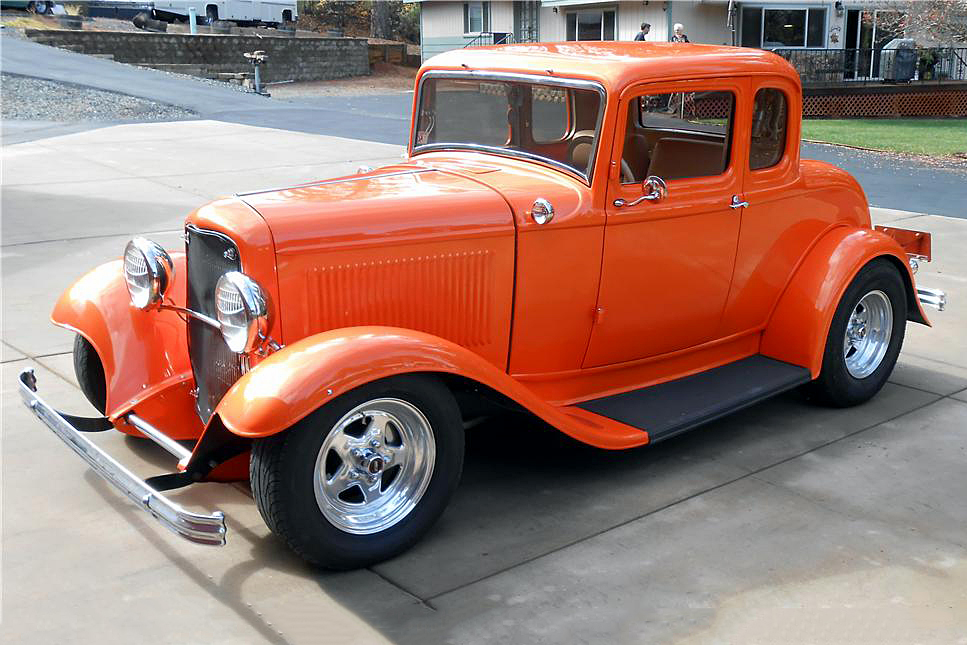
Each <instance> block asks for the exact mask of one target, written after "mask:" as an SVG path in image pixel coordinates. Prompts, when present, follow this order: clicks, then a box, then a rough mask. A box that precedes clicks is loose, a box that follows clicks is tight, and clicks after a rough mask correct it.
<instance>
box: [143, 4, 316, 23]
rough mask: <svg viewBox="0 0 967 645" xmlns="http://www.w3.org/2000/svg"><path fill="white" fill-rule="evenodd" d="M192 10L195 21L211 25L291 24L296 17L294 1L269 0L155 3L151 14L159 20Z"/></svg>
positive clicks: (185, 13) (185, 14) (186, 14)
mask: <svg viewBox="0 0 967 645" xmlns="http://www.w3.org/2000/svg"><path fill="white" fill-rule="evenodd" d="M190 7H194V8H195V15H197V16H198V18H199V20H207V21H208V22H209V23H212V22H214V21H216V20H231V21H233V22H237V23H261V24H266V25H279V24H282V23H286V22H293V21H295V20H296V18H298V17H299V8H298V4H297V3H296V2H275V1H273V0H221V1H216V0H180V1H179V0H161V1H158V0H156V1H155V3H154V11H155V14H156V16H157V17H158V18H159V19H165V18H168V17H169V16H170V17H177V18H186V17H187V16H188V9H189V8H190Z"/></svg>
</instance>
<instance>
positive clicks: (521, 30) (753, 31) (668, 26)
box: [421, 0, 898, 60]
mask: <svg viewBox="0 0 967 645" xmlns="http://www.w3.org/2000/svg"><path fill="white" fill-rule="evenodd" d="M891 4H892V5H894V6H895V4H896V3H895V2H893V3H891V2H887V1H884V2H879V3H877V2H875V1H873V0H855V1H852V2H851V1H850V0H845V1H841V0H835V1H833V0H761V1H755V0H749V1H739V0H732V1H731V2H730V0H671V1H662V0H637V1H635V2H626V1H615V0H590V1H589V0H536V1H535V0H524V1H521V0H515V1H513V2H511V1H491V2H448V1H444V0H423V2H422V11H421V33H422V48H423V60H426V59H427V58H429V57H431V56H433V55H434V54H438V53H440V52H443V51H447V50H450V49H459V48H461V47H466V46H468V45H470V46H473V45H478V44H493V43H500V42H536V41H543V42H553V41H573V40H633V39H634V37H635V35H636V34H637V33H638V30H639V28H640V26H641V23H643V22H647V23H649V24H650V25H651V31H650V33H649V34H648V38H647V39H648V40H656V41H665V40H668V39H669V35H670V34H671V33H672V27H673V25H674V24H675V23H682V24H683V25H684V27H685V33H686V34H687V35H688V37H689V39H690V40H691V42H696V43H711V44H720V45H721V44H737V45H744V46H747V47H763V48H768V49H777V48H781V49H842V48H846V49H861V50H863V49H865V50H877V49H880V48H882V47H883V45H884V44H886V43H887V42H889V41H890V40H892V39H893V38H895V37H896V36H897V35H898V34H896V33H894V32H892V31H890V30H889V29H884V28H883V27H882V26H880V27H879V29H878V28H877V25H878V23H882V22H885V21H882V20H880V21H878V20H876V17H877V14H878V13H883V12H887V11H891V9H889V6H890V5H891ZM878 6H879V7H880V8H877V7H878ZM730 9H731V17H730ZM892 11H895V9H893V10H892ZM881 17H882V16H881ZM870 58H871V59H872V57H870Z"/></svg>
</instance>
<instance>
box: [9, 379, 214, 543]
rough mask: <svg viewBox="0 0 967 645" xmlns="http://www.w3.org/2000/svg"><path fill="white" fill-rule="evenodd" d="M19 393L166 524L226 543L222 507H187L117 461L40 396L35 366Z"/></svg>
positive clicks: (186, 534)
mask: <svg viewBox="0 0 967 645" xmlns="http://www.w3.org/2000/svg"><path fill="white" fill-rule="evenodd" d="M20 396H21V398H23V401H24V404H25V405H26V406H27V407H28V408H30V409H31V410H32V411H33V413H34V414H35V415H36V416H37V418H38V419H40V420H41V421H43V422H44V423H45V424H47V427H48V428H50V429H51V430H53V431H54V434H56V435H57V436H58V437H60V439H61V441H63V442H64V443H66V444H67V445H68V446H70V447H71V449H72V450H73V451H74V452H76V453H77V454H78V455H80V456H81V458H83V459H84V461H86V462H87V464H88V465H89V466H90V467H91V468H92V469H93V470H94V472H96V473H97V474H98V475H100V476H101V477H103V478H104V479H106V480H107V481H108V482H110V483H111V484H113V485H114V487H115V488H117V489H118V490H120V491H121V492H122V493H124V494H125V495H127V496H128V497H130V498H131V499H132V500H133V501H134V502H135V503H136V504H138V505H140V506H141V507H142V508H143V509H144V510H146V511H147V512H148V513H150V514H151V515H152V516H154V517H155V519H157V520H158V521H159V522H161V523H162V524H163V525H164V526H165V527H167V528H168V529H170V530H172V531H174V532H175V533H177V534H178V535H180V536H181V537H183V538H185V539H187V540H189V541H190V542H195V543H197V544H211V545H215V546H221V545H223V544H225V515H224V514H223V513H222V512H221V511H214V512H212V513H211V514H210V515H204V514H200V513H193V512H191V511H186V510H185V509H183V508H182V507H181V506H179V505H178V504H175V503H174V502H172V501H171V500H169V499H168V498H167V497H165V496H164V495H162V494H161V493H159V492H158V491H156V490H155V489H153V488H152V487H151V486H149V485H148V484H147V483H146V482H145V481H144V480H143V479H141V478H140V477H138V476H137V475H135V474H134V473H132V472H131V471H130V470H128V469H127V468H125V467H124V466H122V465H121V464H120V463H118V462H117V461H115V460H114V459H113V458H112V457H111V456H110V455H108V454H107V453H106V452H104V451H103V450H101V449H100V448H98V447H97V446H96V445H95V444H94V443H93V442H91V441H90V440H89V439H88V438H87V437H85V436H84V435H83V434H82V433H81V432H79V431H78V430H77V429H76V428H74V426H72V425H71V424H70V423H68V422H67V420H66V419H64V417H62V416H61V415H60V413H59V412H57V410H55V409H54V408H52V407H50V406H49V405H47V403H46V402H45V401H44V400H43V399H42V398H40V396H39V395H38V394H37V377H36V376H34V371H33V370H32V369H25V370H23V371H22V372H20Z"/></svg>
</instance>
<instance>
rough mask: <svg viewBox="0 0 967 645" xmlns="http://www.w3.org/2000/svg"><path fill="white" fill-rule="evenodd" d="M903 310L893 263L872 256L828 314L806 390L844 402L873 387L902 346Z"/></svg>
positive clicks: (875, 388)
mask: <svg viewBox="0 0 967 645" xmlns="http://www.w3.org/2000/svg"><path fill="white" fill-rule="evenodd" d="M906 310H907V302H906V289H905V287H904V284H903V279H902V278H901V277H900V274H899V273H898V271H897V269H896V268H895V267H894V266H893V264H891V263H890V262H889V261H888V260H874V261H873V262H871V263H869V264H868V265H866V266H865V267H863V269H862V270H861V271H860V272H859V273H858V274H857V276H856V278H854V280H853V282H852V283H850V286H849V287H848V288H847V289H846V292H845V293H844V294H843V297H842V299H841V300H840V303H839V306H838V307H837V308H836V313H835V314H834V315H833V321H832V324H831V325H830V328H829V335H828V337H827V339H826V347H825V350H824V353H823V366H822V370H821V371H820V374H819V377H818V378H817V379H816V380H815V381H813V382H812V383H811V384H810V386H809V389H810V391H811V393H812V394H813V395H814V396H815V397H816V398H817V399H819V400H820V401H822V402H823V403H826V404H829V405H833V406H836V407H847V406H851V405H857V404H859V403H863V402H864V401H867V400H869V399H870V398H871V397H872V396H873V395H874V394H876V393H877V392H879V391H880V388H882V387H883V385H884V384H885V383H886V380H887V379H888V378H889V377H890V374H891V373H892V372H893V367H894V365H896V361H897V357H898V356H899V354H900V348H901V347H902V345H903V336H904V332H905V330H906Z"/></svg>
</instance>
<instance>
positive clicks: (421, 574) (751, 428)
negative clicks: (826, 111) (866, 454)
mask: <svg viewBox="0 0 967 645" xmlns="http://www.w3.org/2000/svg"><path fill="white" fill-rule="evenodd" d="M938 398H939V397H938V396H937V395H931V394H929V393H925V392H922V391H919V390H912V389H910V388H906V387H903V386H899V385H896V384H888V385H887V386H886V387H885V388H884V390H883V392H881V394H880V395H878V396H877V397H876V398H874V399H873V401H871V402H869V403H867V404H865V405H863V406H858V407H857V408H852V409H850V410H830V409H827V408H820V407H816V406H814V405H812V404H811V403H809V402H808V401H807V400H806V399H805V398H804V396H803V395H802V394H801V393H799V392H791V393H787V394H784V395H782V396H779V397H777V398H775V399H772V400H770V401H766V402H764V403H761V404H758V405H756V406H753V407H751V408H748V409H745V410H742V411H739V412H737V413H735V414H733V415H731V416H729V417H726V418H723V419H720V420H718V421H715V422H713V423H710V424H707V425H705V426H703V427H701V428H699V429H696V430H694V431H692V432H689V433H685V434H683V435H679V436H678V437H674V438H672V439H669V440H667V441H664V442H662V443H659V444H656V445H653V446H644V447H642V448H638V449H633V450H624V451H606V450H600V449H597V448H593V447H590V446H587V445H584V444H581V443H579V442H577V441H575V440H572V439H570V438H569V437H567V436H565V435H563V434H561V433H560V432H558V431H556V430H554V429H553V428H550V427H548V426H547V425H545V424H543V423H541V422H538V421H536V420H534V419H533V418H530V417H526V416H523V415H514V414H507V415H503V416H498V417H493V418H490V419H488V420H486V421H485V422H483V423H480V424H479V425H477V426H475V427H473V428H471V429H469V430H468V431H467V451H466V459H465V466H464V472H463V477H462V480H461V483H460V485H459V487H458V490H457V492H456V494H455V496H454V499H453V500H452V502H451V504H450V506H449V507H448V509H447V511H446V512H445V513H444V515H443V517H442V518H441V519H440V521H439V522H438V523H437V525H436V526H434V527H433V529H431V531H430V533H429V534H428V535H427V536H426V537H425V538H424V539H423V540H421V541H420V542H419V543H418V544H417V545H416V546H414V547H413V548H412V549H410V550H409V551H407V552H405V553H403V554H401V555H400V556H398V557H396V558H393V559H392V560H389V561H387V562H384V563H380V564H378V565H375V566H373V567H370V568H368V569H365V570H358V571H350V572H329V571H321V570H318V569H314V568H312V567H310V566H308V565H306V564H305V563H303V562H302V561H301V560H299V559H298V557H297V556H295V555H294V554H291V553H290V552H289V551H288V550H287V548H286V547H285V546H284V544H283V543H282V542H281V541H280V540H278V539H276V538H275V537H274V536H272V535H271V534H270V533H267V532H263V533H258V532H255V531H253V530H251V529H250V528H247V527H245V526H243V525H241V524H239V523H237V522H235V521H233V520H232V518H231V517H230V516H229V518H228V520H227V522H228V526H229V532H230V533H231V534H232V539H233V540H236V541H237V540H242V541H244V542H245V543H246V544H248V545H249V546H248V549H247V554H248V556H249V557H248V558H247V559H246V560H244V561H240V562H238V563H236V564H232V565H230V566H229V568H228V569H227V570H226V571H225V572H224V573H223V574H222V575H221V576H220V577H218V578H215V579H213V578H211V577H210V576H209V575H208V574H207V573H205V572H204V571H203V570H202V569H201V568H200V567H199V565H198V564H196V562H195V561H193V560H192V559H189V558H187V557H185V556H183V555H182V554H181V553H179V552H178V551H177V550H176V549H175V548H173V547H172V546H171V545H170V544H169V543H168V542H167V541H165V539H163V538H162V537H161V536H160V535H159V534H158V531H157V528H156V526H155V525H154V524H153V523H151V521H150V520H149V519H147V518H145V517H144V516H142V515H141V514H140V513H138V512H137V511H135V510H134V509H131V508H130V507H129V505H128V504H127V503H126V502H125V501H124V500H123V499H121V498H120V497H119V496H117V495H114V494H113V493H112V492H111V491H110V490H109V487H108V486H107V485H106V484H104V483H103V482H101V481H100V480H99V479H98V478H97V477H96V475H94V474H93V473H89V474H88V479H89V480H90V481H91V483H92V485H94V487H95V489H96V490H98V491H99V492H100V493H101V494H102V495H103V496H104V497H105V500H106V501H107V502H108V503H110V504H112V505H113V506H115V507H116V509H117V510H118V511H119V512H121V513H122V515H123V516H124V517H125V518H126V519H128V521H129V522H130V523H131V524H132V525H133V526H134V527H135V528H136V529H137V530H138V531H139V532H140V533H141V534H142V535H143V536H144V537H145V539H146V540H148V541H149V542H150V543H151V544H152V545H154V546H155V547H156V548H157V549H159V550H160V551H162V552H163V553H164V554H165V555H166V556H167V557H168V558H169V559H170V561H171V562H172V563H173V564H174V565H175V566H177V567H178V568H179V569H180V570H181V571H182V572H183V573H184V574H185V575H188V576H189V577H191V578H192V580H193V581H195V582H196V583H197V584H198V585H199V586H200V587H202V588H203V589H205V590H206V591H207V592H208V593H210V594H211V595H212V597H213V598H215V599H217V600H218V602H220V603H221V604H223V605H224V606H226V607H228V608H230V609H231V610H232V611H234V612H235V613H236V614H237V615H238V616H239V618H240V619H241V620H244V621H245V622H246V623H248V624H250V625H251V626H252V627H253V629H256V630H257V631H258V632H259V633H260V634H261V635H262V636H264V637H265V638H266V640H268V641H269V642H287V641H286V640H285V637H284V636H283V635H281V634H280V633H279V631H278V630H277V628H276V627H275V626H273V624H269V622H268V621H267V620H266V618H265V617H264V616H263V614H262V613H260V612H259V611H257V610H256V609H255V608H253V606H252V605H251V604H249V603H248V602H246V600H245V599H244V598H243V596H242V588H243V587H244V586H245V585H246V582H247V581H249V580H250V579H251V578H252V576H254V575H256V574H259V573H262V572H266V571H277V572H282V573H285V574H288V575H292V576H296V577H299V578H302V579H306V580H311V581H312V582H313V583H314V584H315V585H317V586H318V588H319V590H320V591H321V592H323V594H324V595H325V597H328V598H331V599H333V600H335V601H336V602H338V603H339V604H340V605H341V606H342V607H343V608H345V609H346V611H349V612H351V613H353V614H355V615H356V616H358V617H359V618H360V619H362V620H364V621H365V622H366V623H367V624H368V625H369V626H371V627H372V628H374V629H376V630H378V631H379V632H381V634H382V635H383V636H385V637H386V638H387V639H389V640H391V641H393V642H398V643H411V642H412V643H425V642H427V640H426V639H427V638H430V637H429V636H428V635H427V634H428V633H430V632H428V631H427V630H431V629H432V625H433V621H432V620H430V619H431V618H432V617H433V616H435V615H436V611H435V605H434V602H435V599H436V598H438V597H442V596H445V595H446V594H449V593H451V592H453V591H455V590H459V589H461V588H463V587H466V586H468V585H471V584H474V583H475V582H478V581H481V580H484V579H486V578H489V577H491V576H493V575H496V574H499V573H500V572H502V571H505V570H507V569H510V568H513V567H515V566H518V565H520V564H522V563H525V562H528V561H530V560H533V559H535V558H539V557H542V556H545V555H547V554H550V553H553V552H555V551H559V550H561V549H565V548H567V547H569V546H572V545H574V544H577V543H579V542H581V541H583V540H587V539H589V538H592V537H594V536H595V535H598V534H601V533H604V532H606V531H609V530H611V529H614V528H616V527H618V526H621V525H623V524H627V523H629V522H632V521H635V520H638V519H641V518H644V517H647V516H648V515H650V514H652V513H657V512H660V511H662V510H664V509H666V508H669V507H671V506H673V505H675V504H678V503H680V502H683V501H685V500H687V499H690V498H692V497H695V496H698V495H701V494H703V493H706V492H708V491H711V490H715V489H718V488H722V487H723V486H726V485H728V484H729V483H732V482H735V481H738V480H740V479H743V478H745V477H748V476H749V475H751V474H754V473H756V472H758V471H761V470H764V469H766V468H769V467H771V466H773V465H775V464H779V463H782V462H785V461H788V460H789V459H792V458H795V457H796V456H797V455H801V454H805V453H807V452H810V451H812V450H815V449H816V448H818V447H821V446H823V445H827V444H829V443H831V442H834V441H837V440H839V439H842V438H844V437H847V436H850V435H851V434H855V433H857V432H861V431H863V430H864V429H869V428H871V427H873V426H875V425H877V424H879V423H882V422H884V421H887V420H890V419H893V418H896V417H897V416H899V415H901V414H904V413H907V412H910V411H912V410H915V409H918V408H919V407H923V406H925V405H928V404H929V403H930V402H932V401H936V400H937V399H938ZM127 443H129V444H130V445H131V446H132V449H133V450H135V451H137V452H138V454H139V455H140V456H142V457H143V458H145V459H146V460H147V461H149V462H151V463H155V462H156V461H157V462H158V463H161V461H162V460H163V461H165V462H167V463H170V457H169V456H168V455H167V453H164V452H163V451H161V452H160V453H158V452H156V451H155V449H154V448H152V444H150V442H146V441H141V440H138V439H128V440H127ZM157 450H159V451H160V450H161V449H160V448H159V449H157ZM236 543H237V542H236ZM250 593H251V592H250ZM307 602H308V600H307ZM302 620H304V619H302ZM320 620H321V619H320ZM436 635H437V636H439V634H438V633H437V634H436ZM431 640H432V638H431Z"/></svg>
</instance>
